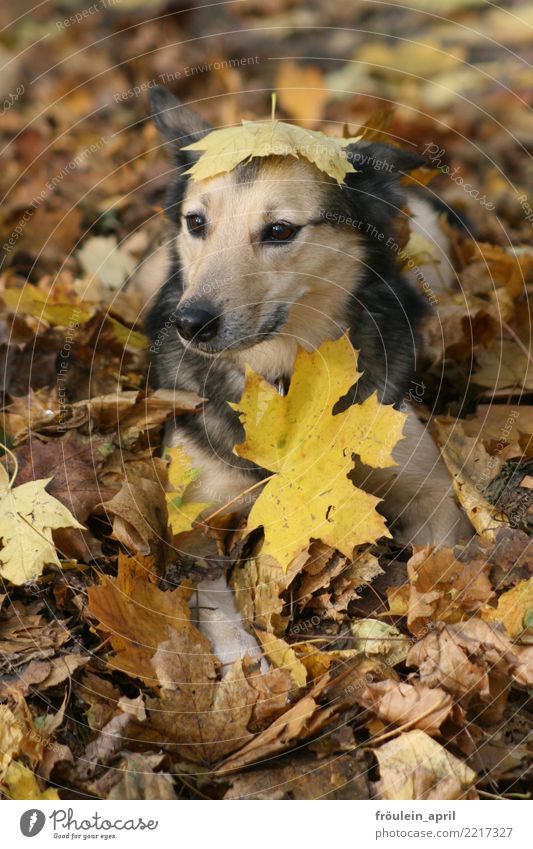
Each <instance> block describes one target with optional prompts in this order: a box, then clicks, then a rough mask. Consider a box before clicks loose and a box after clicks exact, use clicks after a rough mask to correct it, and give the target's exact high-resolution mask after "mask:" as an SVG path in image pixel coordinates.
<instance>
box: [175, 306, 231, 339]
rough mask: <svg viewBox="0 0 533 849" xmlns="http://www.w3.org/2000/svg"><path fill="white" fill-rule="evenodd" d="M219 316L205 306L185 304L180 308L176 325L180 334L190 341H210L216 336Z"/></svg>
mask: <svg viewBox="0 0 533 849" xmlns="http://www.w3.org/2000/svg"><path fill="white" fill-rule="evenodd" d="M219 323H220V322H219V316H218V315H217V314H216V313H214V312H212V311H211V310H209V309H206V308H205V307H200V306H192V305H191V306H183V307H181V309H179V310H178V315H177V320H176V327H177V330H178V333H179V334H180V336H182V337H183V338H184V339H186V340H187V341H189V340H190V339H195V340H196V341H198V342H209V340H210V339H213V337H214V336H216V334H217V331H218V327H219Z"/></svg>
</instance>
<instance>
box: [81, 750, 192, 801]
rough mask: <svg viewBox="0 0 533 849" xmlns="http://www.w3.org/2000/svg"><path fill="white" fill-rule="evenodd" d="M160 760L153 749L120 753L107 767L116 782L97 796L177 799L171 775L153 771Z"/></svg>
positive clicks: (108, 797)
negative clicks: (110, 766) (117, 759)
mask: <svg viewBox="0 0 533 849" xmlns="http://www.w3.org/2000/svg"><path fill="white" fill-rule="evenodd" d="M163 759H164V756H163V755H161V754H159V753H155V752H154V753H153V754H152V753H150V752H143V753H142V754H140V753H138V752H124V753H123V756H122V757H121V759H120V761H119V763H118V764H117V765H116V766H114V767H113V769H112V770H111V773H112V777H113V779H116V778H117V776H118V781H117V782H116V783H114V785H113V787H112V788H111V790H109V792H108V793H105V794H100V793H98V794H97V795H99V796H100V795H103V796H104V798H106V799H139V800H141V799H177V798H178V797H177V795H176V791H175V789H174V777H173V776H172V775H170V774H169V773H166V772H156V771H155V770H156V768H157V767H158V766H159V765H160V764H161V762H162V761H163ZM95 789H96V788H95Z"/></svg>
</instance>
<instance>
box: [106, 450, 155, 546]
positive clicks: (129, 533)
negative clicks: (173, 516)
mask: <svg viewBox="0 0 533 849" xmlns="http://www.w3.org/2000/svg"><path fill="white" fill-rule="evenodd" d="M124 473H125V478H126V479H125V481H124V483H123V484H122V486H121V488H120V490H119V491H118V492H117V494H116V495H114V496H113V498H111V499H110V500H109V501H105V502H104V503H103V504H102V505H101V510H102V511H105V512H106V513H107V514H109V515H110V516H111V517H112V522H113V534H112V536H113V538H114V539H117V540H119V542H121V543H122V544H123V545H125V546H126V547H127V548H128V549H129V550H130V551H133V552H136V553H138V554H141V555H149V554H153V555H155V556H156V559H157V561H158V562H161V561H162V560H163V559H164V552H165V544H166V543H167V542H169V533H168V528H167V525H168V515H167V502H166V495H165V487H166V465H165V463H164V461H163V460H161V459H159V458H158V457H154V458H152V460H151V462H145V461H144V460H132V461H131V462H128V463H126V464H125V468H124Z"/></svg>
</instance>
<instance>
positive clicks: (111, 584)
mask: <svg viewBox="0 0 533 849" xmlns="http://www.w3.org/2000/svg"><path fill="white" fill-rule="evenodd" d="M87 610H88V613H89V615H90V616H91V617H94V618H95V619H96V620H97V626H96V627H97V629H98V630H100V631H103V632H104V633H106V634H110V635H111V645H112V646H113V649H114V654H112V655H110V656H109V657H108V658H107V663H108V666H109V667H110V668H111V669H120V670H121V671H122V672H124V673H125V674H126V675H130V676H131V677H132V678H141V679H142V680H143V681H145V682H146V684H148V686H150V687H154V688H156V689H157V688H158V687H159V685H160V680H159V678H158V676H157V674H156V671H155V670H154V667H153V665H152V658H153V657H154V655H155V654H156V652H157V651H158V648H159V646H160V644H161V643H162V642H164V641H166V640H168V639H169V636H168V630H167V629H168V628H170V629H174V630H179V631H180V632H181V631H183V632H185V633H186V634H194V638H195V639H197V640H198V641H201V640H202V637H201V635H200V634H199V632H198V631H197V630H196V629H195V628H193V626H192V625H191V624H190V612H189V606H188V603H187V594H186V593H184V591H183V590H181V589H176V590H172V591H168V592H163V591H162V590H160V589H158V588H157V587H156V586H154V584H153V583H151V581H150V580H149V579H148V575H147V573H146V570H145V567H144V565H143V563H142V562H140V563H139V562H138V561H137V560H136V558H134V557H130V558H129V557H125V556H124V555H120V556H119V565H118V576H117V577H116V578H111V577H108V576H107V575H102V578H101V582H100V584H98V585H95V586H92V587H89V590H88V607H87ZM203 646H204V651H206V652H210V645H209V642H208V640H207V639H206V638H203Z"/></svg>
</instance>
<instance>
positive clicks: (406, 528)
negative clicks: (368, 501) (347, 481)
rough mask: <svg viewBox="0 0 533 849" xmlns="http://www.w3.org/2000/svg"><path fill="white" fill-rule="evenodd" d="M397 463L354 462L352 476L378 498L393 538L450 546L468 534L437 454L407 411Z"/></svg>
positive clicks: (437, 451)
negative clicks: (383, 466)
mask: <svg viewBox="0 0 533 849" xmlns="http://www.w3.org/2000/svg"><path fill="white" fill-rule="evenodd" d="M393 457H394V459H395V460H396V463H397V464H398V465H396V466H393V467H391V468H388V469H370V468H369V467H367V466H361V465H360V464H358V466H357V467H356V471H355V473H354V475H352V476H351V477H353V479H354V481H355V483H357V485H358V486H360V487H361V488H363V489H365V490H367V491H368V492H372V493H373V494H375V495H377V496H379V497H380V498H383V512H384V513H385V515H386V516H387V518H388V519H389V521H390V527H391V530H392V532H393V534H394V536H395V537H396V539H398V541H399V542H402V543H405V544H408V543H415V544H417V545H435V546H443V545H447V546H453V545H455V544H456V543H458V542H459V541H461V540H466V539H469V538H470V537H471V536H472V533H473V530H472V527H471V525H470V523H469V521H468V519H467V518H466V516H465V514H464V513H463V512H462V511H461V510H460V508H459V507H458V506H457V504H456V501H455V497H454V494H453V488H452V483H451V480H450V476H449V474H448V470H447V469H446V466H445V464H444V461H443V460H442V457H441V456H440V452H439V450H438V448H437V446H436V444H435V443H434V441H433V439H432V438H431V435H430V434H429V432H428V430H427V428H426V426H425V425H423V424H422V423H421V422H420V421H419V420H418V418H417V417H416V414H415V412H414V410H413V409H411V408H409V411H408V417H407V421H406V423H405V427H404V438H403V439H402V440H400V442H399V443H398V445H397V446H396V448H395V449H394V451H393Z"/></svg>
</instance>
